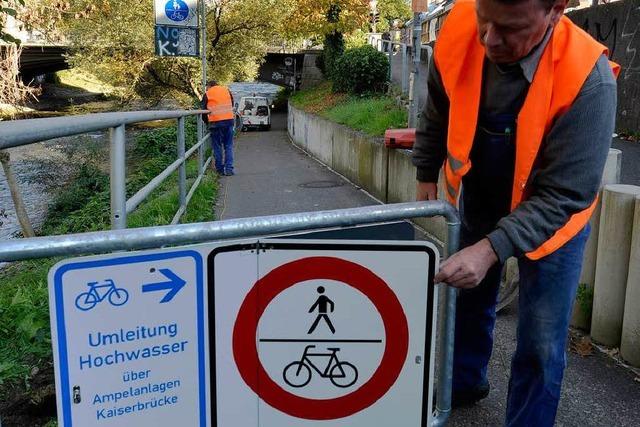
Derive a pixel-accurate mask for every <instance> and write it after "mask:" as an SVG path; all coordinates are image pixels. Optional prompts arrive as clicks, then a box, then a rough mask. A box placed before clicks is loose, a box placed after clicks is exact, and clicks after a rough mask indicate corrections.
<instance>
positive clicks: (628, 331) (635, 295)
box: [620, 197, 640, 368]
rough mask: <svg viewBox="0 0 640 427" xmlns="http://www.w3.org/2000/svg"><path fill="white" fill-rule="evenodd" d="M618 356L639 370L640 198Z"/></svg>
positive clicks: (635, 217) (636, 211)
mask: <svg viewBox="0 0 640 427" xmlns="http://www.w3.org/2000/svg"><path fill="white" fill-rule="evenodd" d="M621 341H622V342H621V343H620V355H621V356H622V358H623V359H624V360H626V361H627V362H629V363H630V364H632V365H633V366H636V367H639V368H640V197H638V198H636V208H635V215H634V218H633V237H632V238H631V254H630V256H629V274H628V278H627V294H626V297H625V305H624V319H623V321H622V340H621Z"/></svg>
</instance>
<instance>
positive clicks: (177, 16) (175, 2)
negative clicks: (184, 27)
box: [164, 0, 189, 22]
mask: <svg viewBox="0 0 640 427" xmlns="http://www.w3.org/2000/svg"><path fill="white" fill-rule="evenodd" d="M164 13H165V15H167V18H169V19H171V20H172V21H176V22H182V21H184V20H185V19H187V18H188V17H189V6H188V5H187V4H186V3H185V2H184V1H183V0H170V1H168V2H167V3H166V4H165V5H164Z"/></svg>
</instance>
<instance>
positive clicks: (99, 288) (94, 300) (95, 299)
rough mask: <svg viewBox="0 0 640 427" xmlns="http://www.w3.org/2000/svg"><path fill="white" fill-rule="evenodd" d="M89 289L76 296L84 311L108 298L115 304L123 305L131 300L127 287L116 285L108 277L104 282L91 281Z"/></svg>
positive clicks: (78, 305) (77, 303) (78, 304)
mask: <svg viewBox="0 0 640 427" xmlns="http://www.w3.org/2000/svg"><path fill="white" fill-rule="evenodd" d="M87 286H88V287H89V290H88V291H87V292H83V293H81V294H80V295H78V296H77V297H76V307H78V309H79V310H82V311H89V310H91V309H92V308H94V307H95V306H96V305H98V303H100V302H102V301H104V300H106V299H108V300H109V303H110V304H111V305H113V306H116V307H117V306H121V305H124V304H126V302H127V301H128V300H129V292H127V290H126V289H123V288H118V287H116V284H115V283H113V280H111V279H107V280H105V281H104V283H99V282H89V283H87Z"/></svg>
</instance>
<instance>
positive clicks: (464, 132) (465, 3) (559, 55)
mask: <svg viewBox="0 0 640 427" xmlns="http://www.w3.org/2000/svg"><path fill="white" fill-rule="evenodd" d="M603 53H604V54H606V53H607V48H606V47H605V46H603V45H601V44H600V43H598V42H596V41H595V40H594V39H593V38H591V36H589V35H588V34H587V33H586V32H584V31H583V30H582V29H580V28H579V27H577V26H576V25H574V24H573V23H572V22H571V20H569V18H567V17H565V16H563V17H562V19H561V20H560V22H559V23H558V24H557V25H556V27H555V29H554V30H553V34H552V36H551V38H550V40H549V42H548V44H547V46H546V47H545V48H544V52H543V54H542V57H541V58H540V63H539V65H538V69H537V71H536V73H535V76H534V78H533V81H532V83H531V85H530V87H529V91H528V92H527V97H526V99H525V101H524V104H523V106H522V109H521V110H520V113H519V114H518V119H517V131H516V159H515V172H514V177H513V190H512V196H511V210H513V209H515V208H516V207H517V206H518V205H519V204H520V202H522V201H523V199H526V197H527V191H526V190H527V183H528V179H529V174H530V173H531V169H532V168H533V164H534V161H535V159H536V157H537V155H538V151H539V149H540V145H541V144H542V141H543V140H544V138H545V136H546V135H547V134H548V133H549V131H550V129H551V127H552V126H553V124H554V123H555V121H556V120H557V119H558V117H560V116H561V115H562V114H563V113H565V112H566V111H567V110H569V108H570V107H571V105H572V104H573V101H574V100H575V98H576V97H577V95H578V93H579V92H580V89H581V88H582V85H583V84H584V82H585V81H586V79H587V77H588V76H589V74H590V73H591V71H592V70H593V67H594V66H595V64H596V61H597V60H598V58H600V56H601V55H602V54H603ZM434 57H435V61H436V66H437V67H438V71H439V72H440V75H441V76H442V82H443V85H444V89H445V92H446V93H447V96H448V97H449V101H450V110H449V128H448V139H447V160H446V162H445V181H446V182H445V183H446V185H445V193H446V195H447V199H448V200H449V202H450V203H452V204H454V205H455V204H457V201H458V196H459V194H460V187H461V183H462V177H463V176H464V175H465V174H466V173H467V172H469V170H470V169H471V161H470V160H469V157H470V154H471V148H472V145H473V141H474V138H475V134H476V126H477V122H478V112H479V108H480V93H481V89H482V67H483V63H484V58H485V50H484V47H483V46H482V45H481V44H480V38H479V34H478V23H477V18H476V11H475V2H474V1H473V0H458V1H457V2H456V5H455V6H454V7H453V9H452V10H451V12H450V14H449V16H448V17H447V19H446V21H445V23H444V25H443V28H442V30H441V31H440V34H439V35H438V40H437V42H436V46H435V53H434ZM611 67H612V69H613V72H614V74H615V75H616V76H617V75H618V73H619V71H620V67H619V66H618V65H617V64H615V63H611ZM576 149H577V150H579V149H580V147H576ZM596 202H597V199H596V200H594V201H593V203H592V204H591V206H589V207H588V208H587V209H585V210H583V211H581V212H578V213H576V214H574V215H572V216H571V217H570V218H569V220H568V222H567V223H566V224H565V225H564V226H563V227H561V228H560V229H559V230H557V231H556V232H555V234H554V235H553V236H551V238H550V239H549V240H547V241H546V242H544V243H543V244H542V245H541V246H540V247H539V248H537V249H535V250H533V251H532V252H529V253H527V254H526V256H527V257H528V258H530V259H533V260H536V259H540V258H542V257H544V256H546V255H548V254H550V253H552V252H554V251H555V250H557V249H558V248H560V247H562V246H563V245H564V244H565V243H566V242H568V241H569V240H571V239H572V238H573V237H574V236H575V235H576V234H578V232H579V231H580V230H581V229H582V228H583V227H584V226H585V225H586V224H587V222H588V221H589V218H590V217H591V214H592V213H593V210H594V209H595V206H596Z"/></svg>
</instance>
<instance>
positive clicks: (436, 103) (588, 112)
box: [413, 0, 619, 427]
mask: <svg viewBox="0 0 640 427" xmlns="http://www.w3.org/2000/svg"><path fill="white" fill-rule="evenodd" d="M566 5H567V0H477V1H476V2H474V1H471V0H458V1H457V2H456V4H455V6H454V7H453V9H452V10H451V13H450V14H449V16H448V17H447V18H446V21H445V23H444V26H443V27H442V30H441V32H440V34H439V36H438V39H437V41H436V44H435V52H434V60H433V61H431V64H430V69H429V75H428V83H427V84H428V93H429V95H428V100H427V102H426V106H425V108H424V110H423V112H422V114H421V117H420V124H419V126H418V129H417V132H416V145H415V147H414V154H413V163H414V165H415V166H416V167H417V181H418V182H417V199H418V200H435V199H436V197H437V182H438V174H439V171H440V169H441V168H442V167H443V165H444V171H443V172H444V173H443V177H444V186H443V190H444V193H445V194H446V198H447V200H448V201H449V202H451V203H452V204H457V203H458V202H459V209H460V213H461V218H462V241H461V243H462V247H463V249H462V250H461V251H460V252H458V253H456V254H454V255H453V256H451V257H450V258H449V259H447V260H446V261H445V262H443V263H442V265H441V267H440V271H439V273H438V274H437V276H436V277H435V280H436V282H444V283H447V284H448V285H450V286H454V287H456V288H459V289H460V292H459V295H458V300H457V311H456V325H455V327H456V334H455V351H454V353H455V356H454V367H453V401H452V403H453V405H454V406H459V405H464V404H472V403H475V402H476V401H478V400H480V399H482V398H484V397H486V396H487V395H488V394H489V381H488V378H487V366H488V364H489V358H490V356H491V351H492V346H493V330H494V325H495V320H496V311H495V308H496V300H497V295H498V289H499V285H500V273H501V269H502V266H503V264H504V262H505V261H506V260H507V258H509V257H512V256H515V257H517V258H518V262H519V270H520V297H519V307H518V331H517V347H516V350H515V354H514V357H513V360H512V364H511V377H510V381H509V392H508V397H507V404H506V422H505V424H506V425H507V426H536V427H544V426H552V425H553V423H554V419H555V416H556V411H557V408H558V401H559V398H560V388H561V384H562V377H563V371H564V368H565V364H566V354H565V348H566V344H567V333H568V323H569V319H570V315H571V311H572V307H573V302H574V299H575V296H576V290H577V286H578V280H579V276H580V271H581V267H582V256H583V250H584V246H585V242H586V240H587V237H588V235H589V225H588V221H589V218H590V217H591V214H592V212H593V209H594V207H595V205H596V197H597V194H598V190H599V187H600V181H601V177H602V172H603V169H604V164H605V161H606V158H607V153H608V151H609V147H610V144H611V135H612V133H613V130H614V123H615V112H616V82H615V77H614V74H617V72H618V71H619V67H618V66H617V65H616V64H610V63H609V62H608V60H607V50H606V48H605V47H604V46H602V45H601V44H599V43H597V42H596V41H595V40H594V39H592V38H591V37H590V36H589V35H588V34H587V33H585V32H584V31H582V30H581V29H580V28H578V27H577V26H576V25H574V24H573V23H572V22H571V21H570V20H569V19H568V18H566V17H564V16H563V14H564V9H565V7H566Z"/></svg>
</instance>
